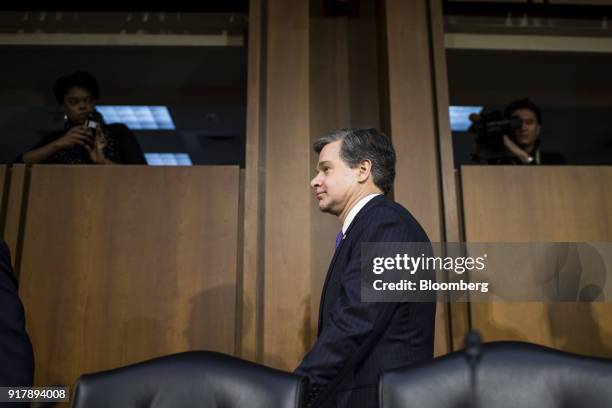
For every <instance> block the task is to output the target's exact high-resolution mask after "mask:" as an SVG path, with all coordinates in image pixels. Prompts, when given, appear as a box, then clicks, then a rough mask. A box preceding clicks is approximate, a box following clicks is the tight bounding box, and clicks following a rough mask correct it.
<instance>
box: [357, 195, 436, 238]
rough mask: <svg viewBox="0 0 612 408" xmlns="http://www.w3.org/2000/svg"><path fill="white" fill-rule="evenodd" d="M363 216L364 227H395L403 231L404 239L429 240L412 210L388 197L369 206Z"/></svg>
mask: <svg viewBox="0 0 612 408" xmlns="http://www.w3.org/2000/svg"><path fill="white" fill-rule="evenodd" d="M361 218H362V222H363V224H362V225H363V227H364V229H380V228H388V229H394V230H397V231H398V232H400V231H403V233H402V236H403V238H402V240H409V241H429V238H428V237H427V234H426V233H425V230H424V229H423V227H422V226H421V224H420V223H419V222H418V221H417V219H416V218H415V217H414V216H413V215H412V214H411V213H410V211H408V210H407V209H406V208H404V206H402V205H401V204H399V203H396V202H394V201H391V200H389V199H387V198H385V199H384V200H380V201H379V202H377V203H376V204H375V205H373V206H371V207H370V208H368V209H367V211H366V212H365V213H364V214H363V217H361Z"/></svg>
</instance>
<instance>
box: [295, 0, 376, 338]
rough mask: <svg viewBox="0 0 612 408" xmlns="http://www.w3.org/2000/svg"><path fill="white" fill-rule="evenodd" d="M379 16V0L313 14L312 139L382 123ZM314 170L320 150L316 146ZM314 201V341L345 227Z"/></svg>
mask: <svg viewBox="0 0 612 408" xmlns="http://www.w3.org/2000/svg"><path fill="white" fill-rule="evenodd" d="M376 31H377V21H376V9H375V4H374V2H373V1H362V2H361V3H360V14H359V17H356V18H348V17H314V18H311V20H310V143H311V146H312V142H314V141H315V140H316V139H318V138H319V137H321V136H323V135H324V134H326V133H329V132H330V131H332V130H335V129H340V128H346V127H375V128H380V124H379V106H378V99H379V96H378V67H377V60H376V58H374V56H376V55H377V53H378V51H377V48H378V42H377V38H376V35H377V32H376ZM309 152H310V155H311V167H310V170H311V174H312V175H314V173H315V169H316V163H317V161H318V155H317V154H316V153H314V151H313V150H312V147H310V148H309ZM309 201H310V204H311V230H312V236H311V284H310V285H311V286H310V293H311V297H310V316H311V319H310V322H311V323H310V332H309V333H305V335H307V337H306V338H305V339H304V340H305V342H307V343H308V344H312V343H314V340H315V338H316V333H317V324H318V317H319V299H320V295H321V291H322V287H323V282H324V280H325V275H326V273H327V269H328V267H329V262H330V261H331V258H332V256H333V253H334V242H335V239H336V235H337V234H338V231H340V229H341V228H342V225H341V223H340V220H339V219H338V218H337V217H334V216H331V215H329V214H323V213H321V211H320V210H319V207H318V205H317V202H316V200H315V199H314V196H311V198H310V199H309Z"/></svg>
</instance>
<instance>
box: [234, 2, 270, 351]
mask: <svg viewBox="0 0 612 408" xmlns="http://www.w3.org/2000/svg"><path fill="white" fill-rule="evenodd" d="M262 2H264V3H265V2H266V0H250V1H249V41H248V47H249V52H248V54H249V55H248V80H247V120H246V149H245V157H246V161H245V170H244V214H243V220H244V223H243V226H242V228H243V246H242V248H241V250H242V254H243V255H242V300H241V303H242V304H241V308H242V312H241V317H242V318H241V321H242V328H241V338H242V341H241V344H240V350H239V353H240V356H241V357H242V358H245V359H248V360H251V361H258V362H260V361H261V358H262V350H263V349H262V346H263V345H262V342H261V335H262V333H261V331H262V323H263V321H262V319H261V317H262V314H263V312H262V310H261V309H262V307H263V296H262V292H261V289H262V288H261V280H262V279H263V240H264V239H263V230H264V227H263V220H264V212H263V211H264V208H263V188H262V185H263V174H264V173H263V166H264V165H265V156H264V155H263V153H264V150H263V149H264V148H265V143H264V142H265V140H264V131H263V130H262V127H263V126H264V124H265V120H264V119H263V113H264V112H265V78H264V77H263V76H262V75H263V70H264V68H265V65H264V64H265V49H266V47H265V44H264V43H263V41H264V40H265V36H263V33H264V32H265V27H264V23H265V22H264V21H263V15H262Z"/></svg>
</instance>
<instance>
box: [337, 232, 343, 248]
mask: <svg viewBox="0 0 612 408" xmlns="http://www.w3.org/2000/svg"><path fill="white" fill-rule="evenodd" d="M340 242H342V231H340V232H339V233H338V235H337V236H336V248H338V246H339V245H340Z"/></svg>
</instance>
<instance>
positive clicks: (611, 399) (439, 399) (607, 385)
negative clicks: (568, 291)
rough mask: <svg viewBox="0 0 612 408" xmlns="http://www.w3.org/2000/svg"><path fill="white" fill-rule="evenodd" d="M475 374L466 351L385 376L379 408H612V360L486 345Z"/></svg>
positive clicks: (524, 346) (520, 345)
mask: <svg viewBox="0 0 612 408" xmlns="http://www.w3.org/2000/svg"><path fill="white" fill-rule="evenodd" d="M474 372H475V373H476V374H475V375H474V377H472V374H471V373H472V371H471V369H470V364H468V361H467V360H466V357H465V354H464V353H463V351H459V352H455V353H451V354H449V355H446V356H443V357H441V358H438V359H436V360H433V361H430V362H429V363H425V364H423V365H419V366H412V367H406V368H403V369H398V370H393V371H389V372H386V373H384V374H383V375H382V376H381V378H380V384H379V386H380V389H379V399H380V408H417V407H418V408H459V407H462V408H468V407H473V408H506V407H507V408H510V407H512V408H515V407H521V408H587V407H588V408H604V407H612V360H607V359H599V358H591V357H584V356H579V355H576V354H571V353H566V352H562V351H558V350H553V349H550V348H547V347H542V346H538V345H534V344H528V343H521V342H494V343H487V344H483V345H482V348H481V352H480V357H479V359H478V360H477V362H476V364H475V370H474ZM472 378H475V381H474V384H475V387H474V388H472ZM472 390H474V396H473V397H472ZM473 401H475V403H473Z"/></svg>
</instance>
